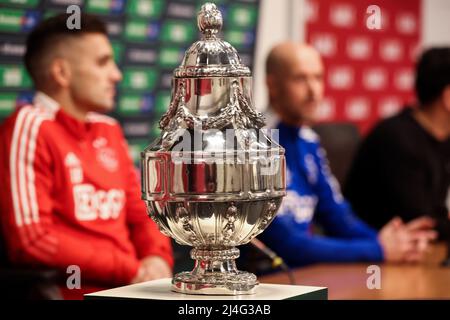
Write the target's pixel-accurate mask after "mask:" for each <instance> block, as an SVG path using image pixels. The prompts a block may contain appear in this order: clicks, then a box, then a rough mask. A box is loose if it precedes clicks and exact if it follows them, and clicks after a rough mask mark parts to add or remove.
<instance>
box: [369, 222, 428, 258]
mask: <svg viewBox="0 0 450 320" xmlns="http://www.w3.org/2000/svg"><path fill="white" fill-rule="evenodd" d="M433 226H434V221H433V220H432V219H431V218H428V217H421V218H417V219H415V220H412V221H411V222H409V223H407V224H404V223H403V221H402V220H401V219H400V218H398V217H396V218H394V219H392V220H391V221H390V222H388V223H387V224H386V225H385V226H384V227H383V228H382V229H381V230H380V232H379V234H378V240H379V241H380V244H381V246H382V248H383V252H384V257H385V260H386V261H388V262H418V261H421V260H423V258H424V256H425V252H426V250H427V248H428V244H429V242H430V241H432V240H434V239H436V237H437V234H436V232H435V231H434V230H431V228H432V227H433Z"/></svg>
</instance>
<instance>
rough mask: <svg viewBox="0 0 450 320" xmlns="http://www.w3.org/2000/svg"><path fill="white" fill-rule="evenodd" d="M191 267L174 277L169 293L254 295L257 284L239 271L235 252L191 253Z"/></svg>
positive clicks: (250, 277)
mask: <svg viewBox="0 0 450 320" xmlns="http://www.w3.org/2000/svg"><path fill="white" fill-rule="evenodd" d="M191 257H192V258H193V259H195V267H194V270H192V271H191V272H180V273H177V274H176V275H175V276H174V277H173V279H172V291H175V292H179V293H185V294H201V295H244V294H254V293H255V289H256V287H257V286H258V280H257V278H256V276H255V275H254V274H253V273H250V272H245V271H239V270H237V268H236V263H235V259H236V258H238V257H239V250H238V249H237V248H231V249H223V250H208V249H196V248H194V249H192V250H191Z"/></svg>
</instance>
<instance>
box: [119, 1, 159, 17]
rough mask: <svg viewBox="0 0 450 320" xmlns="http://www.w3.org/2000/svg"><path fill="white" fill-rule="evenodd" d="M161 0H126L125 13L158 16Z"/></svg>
mask: <svg viewBox="0 0 450 320" xmlns="http://www.w3.org/2000/svg"><path fill="white" fill-rule="evenodd" d="M163 2H164V1H163V0H134V1H127V2H126V4H127V9H126V10H127V13H128V14H129V15H133V16H141V17H146V18H156V19H157V18H159V17H160V16H161V12H162V9H163V4H164V3H163Z"/></svg>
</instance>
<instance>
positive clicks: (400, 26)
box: [395, 12, 417, 34]
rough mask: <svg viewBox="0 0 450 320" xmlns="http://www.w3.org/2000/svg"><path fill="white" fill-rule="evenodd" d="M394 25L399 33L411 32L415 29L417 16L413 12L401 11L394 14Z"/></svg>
mask: <svg viewBox="0 0 450 320" xmlns="http://www.w3.org/2000/svg"><path fill="white" fill-rule="evenodd" d="M395 19H396V20H395V26H396V28H397V31H398V32H399V33H403V34H413V33H415V32H416V29H417V18H416V16H415V15H414V14H412V13H408V12H402V13H399V14H397V15H396V18H395Z"/></svg>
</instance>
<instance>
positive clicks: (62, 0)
mask: <svg viewBox="0 0 450 320" xmlns="http://www.w3.org/2000/svg"><path fill="white" fill-rule="evenodd" d="M38 1H39V0H38ZM47 1H48V4H49V5H56V6H65V7H67V6H70V5H72V4H75V5H78V6H81V5H83V2H85V1H84V0H47Z"/></svg>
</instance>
